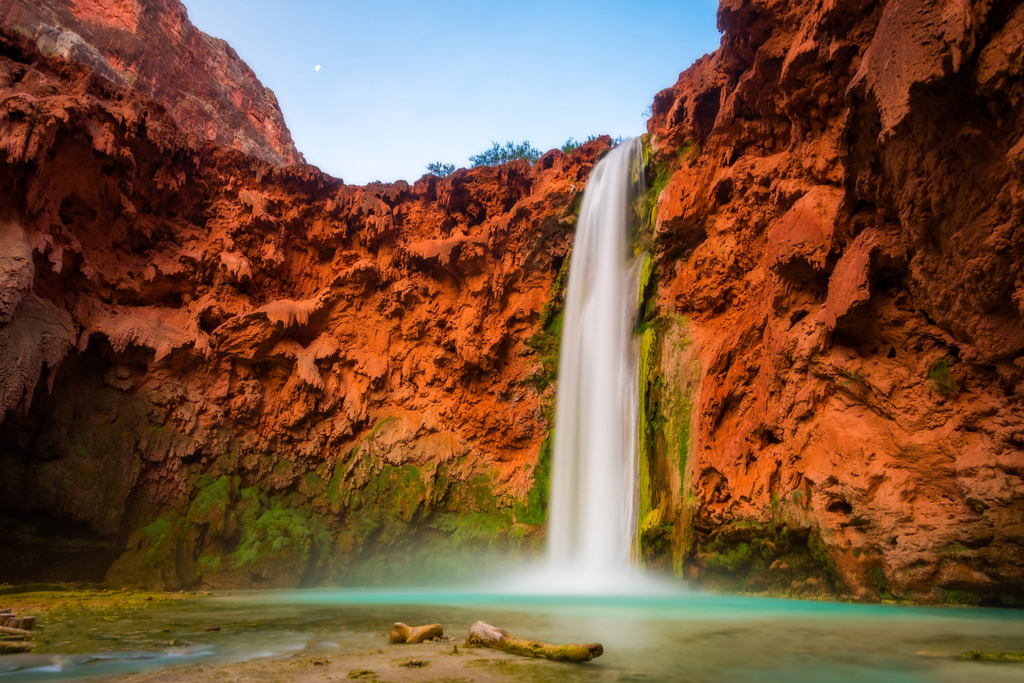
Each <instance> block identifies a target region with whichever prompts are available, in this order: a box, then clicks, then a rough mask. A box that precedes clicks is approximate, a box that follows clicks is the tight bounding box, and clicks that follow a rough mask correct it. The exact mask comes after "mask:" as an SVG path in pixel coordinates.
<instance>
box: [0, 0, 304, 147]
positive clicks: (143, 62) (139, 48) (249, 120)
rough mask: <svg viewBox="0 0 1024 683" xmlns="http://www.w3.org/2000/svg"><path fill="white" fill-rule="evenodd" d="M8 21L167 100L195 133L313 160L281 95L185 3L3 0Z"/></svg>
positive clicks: (50, 51) (1, 11)
mask: <svg viewBox="0 0 1024 683" xmlns="http://www.w3.org/2000/svg"><path fill="white" fill-rule="evenodd" d="M0 16H2V17H3V22H2V23H3V25H4V26H7V27H9V28H13V29H14V30H16V31H18V32H20V33H21V34H23V35H25V36H27V37H29V38H30V39H31V40H32V41H34V42H35V43H36V45H37V46H38V48H39V50H40V52H42V53H43V54H46V55H53V56H59V57H61V58H63V59H65V60H69V61H74V62H79V63H82V64H85V65H87V66H88V67H89V68H90V69H92V70H93V71H95V72H96V73H97V74H98V75H100V76H103V77H104V78H107V79H109V80H110V81H112V82H114V83H117V84H120V85H127V86H130V87H132V88H134V89H135V90H138V91H139V92H142V93H145V94H147V95H149V96H151V97H152V98H153V99H155V100H156V101H157V102H159V103H160V104H162V105H163V106H164V107H166V108H167V110H168V111H169V112H170V113H171V114H172V115H173V116H174V118H175V120H176V121H177V122H178V124H179V125H180V126H181V127H182V128H184V129H185V130H188V131H191V132H193V133H195V134H197V135H199V136H200V137H203V138H206V139H208V140H212V141H214V142H217V143H219V144H221V145H226V146H228V147H232V148H234V149H237V150H241V151H243V152H245V153H246V154H249V155H251V156H255V157H259V158H260V159H263V160H264V161H267V162H269V163H272V164H294V163H296V162H301V161H303V158H302V154H300V153H299V151H298V150H296V149H295V143H293V142H292V135H291V132H290V131H289V130H288V126H287V125H285V122H284V115H283V114H282V113H281V107H280V106H278V103H277V98H276V97H275V96H274V93H273V92H272V91H271V90H270V89H269V88H265V87H263V84H262V83H260V81H259V79H258V78H256V74H254V73H253V71H252V69H250V68H249V66H248V65H247V64H246V63H245V62H244V61H242V59H241V58H239V56H238V54H237V53H235V51H234V50H233V49H231V46H230V45H228V44H227V43H226V42H225V41H223V40H221V39H219V38H214V37H213V36H209V35H206V34H205V33H203V32H202V31H200V30H198V29H197V28H196V27H195V26H193V25H192V22H190V21H189V19H188V13H187V12H186V11H185V6H184V5H182V4H181V2H179V1H178V0H0Z"/></svg>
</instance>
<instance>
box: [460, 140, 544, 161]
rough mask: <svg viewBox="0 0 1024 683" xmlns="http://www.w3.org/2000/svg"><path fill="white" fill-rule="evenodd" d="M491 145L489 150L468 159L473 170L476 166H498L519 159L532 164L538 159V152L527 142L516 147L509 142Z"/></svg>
mask: <svg viewBox="0 0 1024 683" xmlns="http://www.w3.org/2000/svg"><path fill="white" fill-rule="evenodd" d="M492 145H493V146H492V147H491V148H490V149H488V150H486V151H484V152H480V154H476V155H474V156H471V157H470V158H469V161H470V163H471V164H473V168H476V167H477V166H498V165H500V164H507V163H509V162H511V161H518V160H520V159H525V160H526V161H528V162H530V163H531V164H532V163H535V162H536V161H537V159H540V150H539V149H536V148H534V147H533V146H532V145H530V141H529V140H523V141H522V142H521V143H519V144H518V145H517V144H515V143H514V142H511V141H509V142H506V143H505V144H504V145H499V144H498V143H497V142H494V143H492Z"/></svg>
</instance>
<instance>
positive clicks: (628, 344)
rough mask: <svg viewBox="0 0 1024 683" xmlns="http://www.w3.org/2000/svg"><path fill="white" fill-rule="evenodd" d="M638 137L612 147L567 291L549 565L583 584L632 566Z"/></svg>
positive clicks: (583, 222)
mask: <svg viewBox="0 0 1024 683" xmlns="http://www.w3.org/2000/svg"><path fill="white" fill-rule="evenodd" d="M641 158H642V148H641V143H640V140H639V139H638V138H634V139H632V140H628V141H625V142H623V143H621V144H620V145H618V146H617V147H615V148H614V149H612V150H611V151H610V152H609V153H608V154H607V156H605V157H604V158H603V159H602V160H601V161H600V162H599V163H598V164H597V165H596V166H595V168H594V170H593V172H592V173H591V176H590V181H589V182H588V184H587V189H586V192H585V193H584V195H583V205H582V207H581V209H580V219H579V223H578V225H577V228H576V240H575V244H574V245H573V251H572V263H571V265H570V268H569V284H568V290H567V292H566V299H565V318H564V322H563V327H562V342H561V351H560V355H559V361H558V363H559V364H558V396H557V404H556V409H555V433H554V453H553V462H552V475H551V496H550V499H549V516H548V520H549V521H548V523H549V527H548V540H547V548H548V568H549V570H550V571H551V572H552V573H557V574H558V575H561V576H562V577H564V578H565V579H566V580H567V581H569V582H572V583H573V584H575V585H577V586H578V587H584V586H585V587H599V586H601V585H602V584H604V583H607V582H608V581H609V580H612V581H613V580H614V579H615V577H621V576H623V575H625V574H626V573H627V572H628V571H629V567H630V555H631V551H632V546H633V543H634V538H635V535H636V528H637V519H636V518H637V482H636V468H637V465H636V449H637V424H636V422H637V413H638V403H637V402H638V395H637V392H638V388H637V386H638V382H637V373H638V369H637V364H638V354H637V348H636V343H635V341H634V338H633V326H634V323H635V320H636V315H637V308H638V296H637V295H638V287H639V266H638V262H639V259H637V258H635V257H634V255H633V254H632V251H631V249H630V240H629V217H630V211H631V207H632V203H633V200H634V199H635V198H636V196H637V192H638V189H639V188H638V186H639V182H640V181H639V178H640V177H641V174H640V172H639V170H640V165H641V163H642V162H641Z"/></svg>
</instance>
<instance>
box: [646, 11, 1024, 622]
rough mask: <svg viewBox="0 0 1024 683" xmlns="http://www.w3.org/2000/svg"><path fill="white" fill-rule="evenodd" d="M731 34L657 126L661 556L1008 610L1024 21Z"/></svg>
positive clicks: (728, 17)
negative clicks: (989, 605) (660, 312)
mask: <svg viewBox="0 0 1024 683" xmlns="http://www.w3.org/2000/svg"><path fill="white" fill-rule="evenodd" d="M718 19H719V26H720V28H721V29H722V30H723V32H724V35H723V38H722V47H721V48H720V49H719V50H718V51H717V52H715V53H714V54H712V55H708V56H705V57H703V58H701V59H700V60H698V61H697V62H696V63H695V64H694V65H693V67H691V68H690V69H689V70H687V71H686V72H684V73H683V74H681V76H680V78H679V81H678V83H677V84H676V85H675V86H674V87H672V88H670V89H668V90H665V91H663V92H661V93H659V94H658V95H657V97H656V98H655V100H654V105H653V113H654V115H653V118H652V119H651V120H650V122H649V124H648V130H649V132H650V135H651V145H652V147H653V150H654V151H653V153H652V157H653V159H654V160H655V166H656V169H654V170H653V171H652V176H656V182H655V187H656V189H657V190H661V188H664V189H663V191H661V192H660V196H659V197H658V198H657V219H656V223H655V225H654V230H655V232H656V243H657V245H658V266H659V267H658V278H659V281H658V290H657V303H658V304H660V309H661V311H662V313H663V315H662V317H661V318H658V319H657V320H656V321H654V322H653V324H652V326H654V327H657V330H658V332H657V334H656V335H655V337H656V339H654V340H653V343H652V344H651V345H649V349H650V354H651V358H652V360H650V361H649V364H648V366H647V367H649V368H652V370H651V373H650V375H649V377H648V378H647V382H648V383H647V389H646V394H645V406H646V408H647V409H648V414H647V415H646V416H645V417H646V419H647V423H648V424H653V425H655V426H656V429H654V430H653V432H652V433H651V434H649V436H648V440H649V442H651V443H653V446H651V448H650V449H649V452H648V457H649V458H650V467H651V473H652V474H651V479H652V481H651V483H650V484H649V486H650V490H651V500H650V502H649V504H648V510H649V511H650V512H649V513H648V514H654V515H655V517H656V519H654V518H652V521H656V522H659V524H645V525H644V529H645V534H646V535H647V539H646V545H647V547H648V549H649V551H650V553H652V557H651V559H650V561H652V562H655V563H659V562H660V563H661V564H663V565H667V566H671V565H673V564H674V566H675V569H676V571H677V572H679V573H681V574H684V575H689V576H691V577H693V578H694V579H696V580H700V581H703V582H704V583H705V584H707V585H712V586H719V587H722V588H730V589H738V590H748V591H760V590H766V589H770V590H774V591H776V592H779V591H782V592H786V591H792V592H793V593H795V594H801V593H803V592H818V591H819V590H820V589H821V587H822V586H829V587H831V590H834V591H835V592H836V593H838V594H841V595H847V596H851V597H857V598H860V599H877V598H878V597H882V598H893V597H896V598H904V599H911V600H915V601H922V602H946V603H979V602H983V603H985V604H1008V605H1017V604H1021V601H1022V600H1024V524H1022V523H1021V522H1022V520H1024V410H1022V400H1024V281H1022V279H1021V273H1022V272H1024V138H1022V135H1024V118H1022V112H1024V108H1022V106H1021V105H1022V102H1024V79H1022V76H1024V5H1022V4H1021V3H1020V2H995V3H991V2H920V1H918V0H889V1H888V2H873V1H865V0H842V1H840V0H826V1H824V2H795V3H793V2H777V1H774V0H766V1H760V0H759V1H754V2H740V1H739V0H725V1H724V2H723V3H722V5H721V8H720V10H719V14H718ZM659 326H660V327H659ZM659 543H660V544H661V547H664V548H667V547H668V546H671V547H672V551H671V552H669V551H668V550H667V549H666V550H664V552H663V554H662V555H661V556H660V557H657V556H654V555H656V553H653V550H652V549H654V548H657V547H659V546H658V544H659Z"/></svg>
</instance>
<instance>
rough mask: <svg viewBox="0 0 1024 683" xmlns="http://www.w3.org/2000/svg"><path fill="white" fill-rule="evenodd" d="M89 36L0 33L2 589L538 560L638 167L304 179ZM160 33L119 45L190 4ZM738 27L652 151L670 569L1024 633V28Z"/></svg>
mask: <svg viewBox="0 0 1024 683" xmlns="http://www.w3.org/2000/svg"><path fill="white" fill-rule="evenodd" d="M51 2H52V3H55V2H56V0H51ZM72 5H74V6H73V7H72ZM44 6H45V7H49V6H50V4H45V5H41V6H40V7H44ZM65 6H66V7H68V8H70V9H69V10H67V11H70V12H71V14H72V16H71V17H70V18H67V17H65V18H62V19H60V21H59V22H56V23H55V20H52V19H51V20H46V21H43V23H42V24H40V23H32V22H29V23H17V22H13V21H10V20H9V21H8V22H5V23H6V24H7V28H6V29H4V30H3V32H2V34H0V36H2V40H0V151H2V154H3V155H4V157H3V166H2V168H3V178H4V183H3V184H2V186H0V187H2V190H0V192H2V193H3V201H2V202H0V206H2V208H3V214H2V215H0V365H2V367H3V368H4V370H5V374H4V376H3V377H2V378H0V419H2V422H0V515H2V516H3V522H4V523H3V524H2V525H0V528H2V531H0V547H2V548H4V552H5V554H6V555H8V556H17V557H19V558H20V561H19V562H18V563H13V564H12V563H5V566H4V567H2V568H0V569H2V570H3V571H5V572H7V575H5V576H0V579H10V580H28V579H45V578H63V579H68V578H79V579H86V578H88V579H102V578H104V577H105V578H106V580H107V581H109V582H110V583H111V584H113V585H146V586H150V587H158V588H159V587H163V588H184V587H193V586H203V585H206V586H220V587H227V586H292V585H308V584H312V583H320V582H348V583H353V582H354V583H361V582H379V581H394V580H403V579H407V580H422V579H423V578H424V577H428V576H452V575H454V574H455V573H457V572H460V571H465V570H466V569H467V567H471V566H474V565H472V564H471V563H472V562H474V561H484V562H486V561H489V559H491V558H498V557H505V556H507V555H509V554H511V555H512V556H526V555H529V554H530V553H532V552H534V551H535V550H536V549H537V548H539V547H540V545H541V544H542V542H543V522H544V519H545V513H546V495H547V469H548V460H549V457H550V454H549V452H548V445H547V444H548V434H549V430H550V428H551V422H550V420H551V402H552V398H553V392H554V389H555V387H554V384H553V380H554V376H555V369H556V368H555V365H556V361H557V340H558V336H559V331H560V306H561V303H560V301H561V298H560V297H561V290H562V287H563V286H564V276H565V272H566V265H567V262H568V259H567V256H568V255H569V252H570V249H571V244H572V228H573V225H574V221H575V212H576V211H578V206H579V197H580V193H581V192H582V190H583V188H584V186H585V183H586V178H587V175H588V173H589V171H590V169H591V168H592V166H593V164H594V163H595V161H596V160H597V158H598V157H599V155H600V154H601V152H602V151H603V150H605V149H607V147H608V145H609V143H610V140H609V139H608V138H602V139H600V140H597V141H595V142H592V143H588V144H587V145H585V146H584V147H583V148H581V149H579V150H577V151H575V152H573V153H572V154H569V155H564V154H562V153H561V152H559V151H552V152H549V153H547V154H545V155H544V156H543V157H542V158H541V160H540V161H539V162H538V163H537V164H535V165H533V166H530V165H528V164H526V163H525V162H519V163H514V164H509V165H505V166H500V167H494V168H481V169H472V170H460V171H457V172H456V173H455V174H454V175H452V176H450V177H448V178H444V179H441V178H437V177H434V176H425V177H424V178H421V179H420V180H418V181H417V182H415V183H412V184H410V183H405V182H398V183H393V184H390V185H382V184H376V185H370V186H367V187H351V186H346V185H344V184H343V183H342V182H341V181H339V180H337V179H334V178H330V177H328V176H326V175H323V174H321V173H320V172H318V171H317V170H316V169H314V168H312V167H309V166H305V165H303V164H301V163H297V164H295V165H292V166H288V167H280V166H276V165H275V164H277V163H280V162H282V161H283V162H290V161H299V162H301V158H300V157H297V156H294V155H293V156H291V157H289V156H288V153H287V145H290V144H291V143H290V136H287V129H286V128H283V121H281V128H280V129H279V134H278V135H277V137H276V138H275V137H274V136H272V135H271V136H270V137H265V138H264V142H260V143H259V144H256V145H254V146H249V147H247V146H246V144H241V143H239V141H238V140H236V139H235V138H234V137H232V136H231V135H228V134H224V135H222V134H221V133H220V132H217V133H216V134H211V132H210V131H211V130H212V128H211V129H207V128H205V127H204V123H203V122H204V121H206V120H207V119H204V118H203V117H204V116H206V114H204V115H195V116H193V115H192V114H191V113H190V112H191V111H192V110H190V109H187V108H185V109H182V108H176V106H175V105H174V104H173V101H174V100H173V95H172V96H168V95H166V94H165V95H161V94H160V93H158V92H155V91H154V90H151V89H150V90H147V89H146V88H144V87H139V86H138V84H137V83H136V86H135V88H132V87H130V83H124V82H121V81H120V80H119V78H118V75H117V74H111V73H108V72H107V71H106V67H104V66H103V64H102V63H97V62H96V61H95V60H92V61H90V60H88V59H75V58H74V57H73V55H71V53H70V52H68V53H67V54H65V52H61V51H55V50H53V49H52V48H51V47H49V43H47V42H46V40H45V39H44V38H45V35H48V34H47V33H46V31H44V30H42V29H39V28H38V27H39V26H42V25H43V24H46V25H57V23H59V24H60V25H61V26H64V27H70V28H72V29H73V30H74V31H75V33H76V35H81V36H87V35H88V36H92V35H93V34H89V33H88V31H86V29H85V28H81V25H80V24H76V23H75V22H85V23H90V22H93V23H94V22H95V21H99V19H89V17H93V15H95V14H96V13H97V12H99V10H98V9H96V8H95V7H93V5H92V4H90V3H84V2H76V3H71V4H66V3H65V4H60V5H56V4H55V5H54V7H65ZM118 6H120V5H118ZM19 7H22V10H20V11H28V10H24V6H21V5H19ZM33 7H34V6H33ZM97 7H98V5H97ZM105 7H106V5H105ZM126 7H127V5H126ZM132 7H135V5H132ZM139 7H141V8H142V9H141V10H139V11H138V12H136V13H135V14H131V13H130V12H128V10H125V11H124V12H120V13H115V14H117V17H116V18H117V21H120V22H122V23H124V21H128V20H126V19H124V17H128V18H129V19H130V18H131V17H133V16H139V17H143V18H145V17H149V16H164V14H166V13H167V12H168V9H167V8H170V7H171V4H169V3H166V4H161V3H159V2H150V3H143V4H142V5H140V6H139ZM83 8H85V9H83ZM88 8H92V9H88ZM152 8H158V9H159V8H163V9H162V10H160V11H159V12H157V14H150V13H149V12H150V11H151V9H152ZM11 11H12V10H9V11H8V18H9V19H10V17H11V16H14V15H12V14H11ZM48 11H50V12H58V10H57V9H54V8H52V7H51V8H50V10H48ZM112 11H113V10H111V12H112ZM133 11H134V10H133ZM161 12H163V13H164V14H161ZM100 14H102V13H100ZM108 14H109V13H108ZM170 15H174V12H173V11H170ZM19 16H20V15H19ZM111 16H113V15H111ZM174 16H176V15H174ZM181 16H182V17H184V14H183V13H181ZM103 17H106V18H105V19H103V21H108V20H109V21H113V19H111V17H110V16H107V15H106V14H103ZM103 17H101V18H103ZM33 21H36V22H38V21H42V20H41V19H38V18H37V19H34V20H33ZM47 21H48V22H49V23H46V22H47ZM129 23H131V22H130V21H129ZM143 23H144V22H142V20H140V23H139V26H142V25H143ZM719 23H720V27H721V29H722V30H723V38H722V47H721V48H720V49H719V50H718V51H717V52H715V53H714V54H712V55H708V56H705V57H703V58H701V59H700V60H698V61H697V62H696V63H695V64H694V65H693V66H692V67H691V68H690V69H688V70H687V71H686V72H684V73H683V74H681V76H680V79H679V81H678V82H677V83H676V85H675V86H673V87H672V88H670V89H668V90H665V91H663V92H661V93H659V94H658V95H657V97H656V98H655V101H654V104H653V117H652V119H651V120H650V122H649V124H648V135H647V137H646V139H645V150H646V152H645V154H646V155H647V156H649V164H648V165H647V179H648V184H649V191H648V193H647V195H646V196H645V197H644V198H643V199H642V201H641V202H640V203H639V205H638V207H637V209H638V219H639V221H640V222H641V223H642V224H643V225H642V226H641V228H640V230H639V241H640V243H641V244H642V246H645V247H647V248H648V249H650V251H651V253H652V254H653V256H654V261H653V262H654V267H653V272H652V274H651V277H650V280H649V281H648V282H647V284H646V285H645V287H644V306H643V308H644V312H643V316H642V319H641V320H640V321H638V328H637V334H638V340H639V343H640V347H641V413H642V414H641V425H642V429H641V432H642V433H641V450H642V460H641V463H640V470H641V491H640V501H641V503H640V504H641V515H640V520H641V525H640V530H639V533H640V536H641V558H640V559H641V561H643V562H644V563H645V564H646V565H648V567H650V568H652V569H655V570H657V569H661V570H663V571H666V572H673V573H675V574H677V575H679V576H682V577H684V578H686V579H687V580H689V581H691V582H694V583H696V584H700V585H704V586H709V587H715V588H720V589H725V590H742V591H752V592H761V591H768V592H772V593H776V594H778V593H782V594H790V595H797V596H800V595H832V596H842V597H848V598H853V599H861V600H877V599H906V600H913V601H919V602H946V603H984V604H1004V605H1015V604H1019V602H1020V601H1021V600H1024V582H1022V578H1024V577H1022V572H1024V569H1022V567H1024V562H1022V559H1024V552H1022V542H1024V525H1022V524H1021V522H1020V520H1021V519H1022V513H1024V502H1022V501H1024V480H1022V477H1024V411H1022V408H1021V399H1022V395H1024V327H1022V313H1024V295H1022V294H1021V292H1022V291H1024V284H1022V283H1021V281H1020V280H1019V278H1020V276H1019V273H1020V272H1021V270H1022V269H1021V259H1022V257H1024V189H1022V178H1024V138H1022V137H1021V136H1022V135H1024V122H1022V120H1021V100H1022V94H1024V85H1022V78H1021V77H1022V73H1024V48H1022V46H1024V9H1022V5H1021V3H1019V2H998V3H985V2H974V3H971V2H964V3H954V2H940V3H924V2H918V1H916V0H889V1H888V2H882V3H872V2H866V1H864V0H849V1H847V0H832V1H828V0H826V1H825V2H820V3H811V2H796V3H783V2H777V1H759V2H739V1H737V0H725V2H723V4H722V7H721V9H720V12H719ZM14 24H17V25H14ZM90 25H93V24H90ZM149 25H151V26H153V25H155V24H152V23H151V24H149ZM29 26H33V27H36V28H30V29H26V27H29ZM140 30H141V29H140ZM154 30H155V29H154ZM117 31H118V33H117V35H118V36H120V38H118V40H124V39H125V38H124V36H125V29H121V28H118V29H117ZM134 31H135V29H132V30H131V31H128V33H132V34H133V35H134ZM103 35H108V34H103ZM83 40H86V39H85V38H83ZM173 40H177V38H174V39H173ZM204 40H206V39H205V38H204ZM88 42H89V44H90V45H93V46H94V50H95V52H96V53H97V54H101V55H103V54H107V52H105V50H107V48H104V47H102V46H103V45H109V44H110V43H107V42H104V41H103V40H100V39H98V38H94V37H89V38H88ZM207 43H208V44H211V45H219V43H216V41H213V42H210V41H207ZM76 44H77V43H76ZM223 49H224V50H227V48H223ZM90 54H91V53H90ZM211 54H212V56H210V55H207V56H205V57H202V59H200V60H198V61H199V62H201V63H200V64H198V65H195V69H197V70H198V71H197V73H213V74H214V80H217V78H216V74H217V73H219V72H218V69H221V68H223V67H224V64H225V62H224V60H223V59H222V58H221V57H218V56H217V55H218V54H222V53H211ZM225 54H226V53H225ZM104 59H106V61H107V64H108V65H110V66H111V67H112V68H114V70H115V71H119V70H123V65H122V66H117V64H120V62H117V60H113V61H111V59H110V58H108V57H104ZM138 59H139V60H141V61H138V63H139V64H141V63H143V62H146V63H150V62H151V61H152V60H151V58H150V57H143V56H140V57H139V58H138ZM147 60H150V61H149V62H147ZM204 60H205V61H204ZM218 60H220V61H218ZM115 62H117V64H115ZM132 63H135V62H132ZM233 63H234V62H232V64H233ZM97 64H98V66H97ZM203 64H207V65H209V64H213V65H214V66H212V67H210V66H203ZM218 65H219V66H218ZM243 66H244V65H243ZM148 68H153V69H156V68H157V66H152V67H148ZM163 68H172V67H169V66H165V67H163ZM204 69H206V71H204ZM231 69H233V70H234V71H237V72H238V73H242V72H243V71H245V70H244V69H242V67H239V66H237V65H236V66H232V67H231ZM142 71H144V70H141V71H140V70H137V71H136V72H133V73H137V75H138V76H139V77H140V78H141V77H142V75H143V73H142ZM248 73H251V72H248ZM121 76H122V77H124V74H123V73H122V74H121ZM196 78H201V76H196ZM143 80H144V79H143ZM250 81H251V82H252V83H256V84H257V85H258V81H256V80H255V77H252V78H251V79H250ZM177 91H178V92H180V91H181V88H180V87H178V90H177ZM168 97H170V99H168ZM154 98H155V99H154ZM229 99H230V98H229ZM248 101H249V100H245V101H244V102H243V104H242V105H241V106H240V105H237V104H236V105H235V106H236V107H239V106H240V108H239V109H237V110H236V111H237V112H242V114H244V113H245V112H247V111H258V110H259V108H260V107H261V106H263V105H258V104H251V105H250V104H245V102H248ZM251 101H252V102H256V99H255V98H253V99H252V100H251ZM268 101H270V100H268ZM197 111H198V110H197ZM205 111H207V112H208V113H209V112H210V111H212V109H210V110H205ZM275 111H277V110H276V108H275ZM278 114H279V111H278ZM210 116H212V118H210V119H209V121H213V122H215V123H216V127H217V131H220V130H221V126H223V127H224V130H227V131H229V132H230V131H237V130H241V129H240V128H232V126H233V125H236V124H234V123H232V120H231V118H230V116H228V115H227V114H217V115H216V116H213V115H212V114H210ZM231 116H234V114H231ZM218 117H220V118H218ZM257 118H258V116H257ZM264 120H267V119H266V118H264ZM280 130H283V131H284V133H280ZM244 137H246V139H250V138H251V139H255V138H253V137H252V134H250V133H246V134H245V136H244ZM275 140H276V142H275ZM283 141H284V142H283ZM285 142H286V143H287V144H285ZM275 145H276V146H275ZM232 146H233V147H234V149H231V147H232ZM292 149H293V148H292ZM275 155H276V156H275ZM268 161H270V162H273V163H267V162H268Z"/></svg>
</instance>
